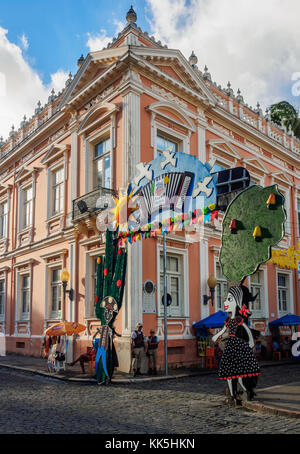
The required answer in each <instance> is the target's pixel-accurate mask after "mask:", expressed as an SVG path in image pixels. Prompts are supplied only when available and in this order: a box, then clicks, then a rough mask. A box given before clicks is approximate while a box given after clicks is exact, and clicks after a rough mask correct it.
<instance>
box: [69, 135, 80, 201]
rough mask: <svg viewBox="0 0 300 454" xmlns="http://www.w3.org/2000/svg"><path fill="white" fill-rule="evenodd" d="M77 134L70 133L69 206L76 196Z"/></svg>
mask: <svg viewBox="0 0 300 454" xmlns="http://www.w3.org/2000/svg"><path fill="white" fill-rule="evenodd" d="M77 154H78V153H77V134H76V132H72V134H71V163H70V164H71V171H70V180H71V181H70V188H71V190H70V206H71V207H72V201H73V200H74V199H76V197H77V190H78V189H77V185H78V178H77V169H78V163H77V160H78V157H77Z"/></svg>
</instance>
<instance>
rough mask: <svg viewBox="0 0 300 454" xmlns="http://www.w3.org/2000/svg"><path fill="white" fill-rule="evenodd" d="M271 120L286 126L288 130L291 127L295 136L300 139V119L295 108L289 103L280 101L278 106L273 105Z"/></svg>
mask: <svg viewBox="0 0 300 454" xmlns="http://www.w3.org/2000/svg"><path fill="white" fill-rule="evenodd" d="M270 115H271V120H272V121H273V122H274V123H276V124H278V125H279V126H281V125H282V124H283V125H284V126H286V128H287V129H289V128H290V127H291V128H292V131H293V133H294V135H295V136H296V137H297V138H298V139H300V118H299V116H298V112H297V110H296V109H295V107H293V106H292V104H290V103H289V102H287V101H280V102H278V103H276V104H272V105H271V107H270Z"/></svg>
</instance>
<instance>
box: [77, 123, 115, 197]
mask: <svg viewBox="0 0 300 454" xmlns="http://www.w3.org/2000/svg"><path fill="white" fill-rule="evenodd" d="M114 118H115V116H114V115H112V117H111V123H110V124H108V125H106V126H104V127H102V128H101V129H99V131H97V132H95V133H94V134H92V135H91V136H89V137H88V138H87V139H86V140H85V142H84V145H85V192H86V193H88V192H91V191H94V190H96V189H97V187H98V186H97V187H95V185H94V162H95V161H94V156H95V146H96V145H97V144H98V143H100V142H101V141H102V140H105V139H107V138H108V137H109V138H110V151H109V157H110V169H111V170H110V188H109V189H112V188H113V171H114V167H113V166H114V148H115V119H114ZM107 154H108V153H107ZM91 175H92V176H93V177H92V178H91Z"/></svg>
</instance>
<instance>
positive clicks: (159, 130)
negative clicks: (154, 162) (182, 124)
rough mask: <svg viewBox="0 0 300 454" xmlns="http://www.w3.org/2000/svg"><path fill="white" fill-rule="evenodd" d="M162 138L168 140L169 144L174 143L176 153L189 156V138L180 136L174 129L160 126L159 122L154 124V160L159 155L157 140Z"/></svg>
mask: <svg viewBox="0 0 300 454" xmlns="http://www.w3.org/2000/svg"><path fill="white" fill-rule="evenodd" d="M158 137H162V138H164V139H166V140H170V141H171V142H174V143H175V144H176V145H177V147H176V150H175V151H176V152H184V153H187V154H190V136H189V135H188V136H187V135H184V134H181V133H180V132H178V131H175V130H174V129H171V128H168V127H166V126H164V125H162V124H161V123H159V122H155V137H154V143H153V149H154V158H156V156H157V154H158V153H160V151H159V150H158V148H157V138H158Z"/></svg>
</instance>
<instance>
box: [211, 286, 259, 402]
mask: <svg viewBox="0 0 300 454" xmlns="http://www.w3.org/2000/svg"><path fill="white" fill-rule="evenodd" d="M255 298H256V297H253V296H252V295H251V293H250V292H249V290H248V288H247V287H245V286H243V285H241V286H235V287H231V288H230V289H229V291H228V295H227V299H226V301H225V302H224V310H225V312H227V314H228V316H227V318H226V320H225V325H224V327H223V328H222V330H221V331H219V332H218V333H217V334H216V335H215V336H213V338H212V340H213V341H214V342H216V341H217V339H218V338H220V337H222V336H223V335H224V334H225V333H226V334H227V335H228V339H227V343H226V347H225V350H224V353H223V355H222V358H221V362H220V366H219V370H218V375H219V378H220V379H222V380H227V383H228V388H229V391H230V396H231V400H232V402H234V403H237V404H238V403H239V399H238V389H237V384H238V383H239V385H240V387H241V389H242V390H243V391H245V392H246V393H247V400H252V399H253V397H254V395H255V393H254V390H253V389H254V388H255V386H256V384H257V377H258V375H259V374H260V368H259V365H258V363H257V361H256V358H255V356H254V353H253V347H254V340H253V336H252V332H251V330H250V328H249V327H248V317H249V316H250V315H251V314H250V311H249V309H248V305H249V302H250V301H254V300H255Z"/></svg>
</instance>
